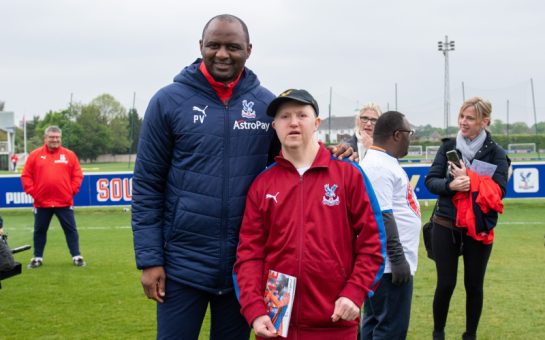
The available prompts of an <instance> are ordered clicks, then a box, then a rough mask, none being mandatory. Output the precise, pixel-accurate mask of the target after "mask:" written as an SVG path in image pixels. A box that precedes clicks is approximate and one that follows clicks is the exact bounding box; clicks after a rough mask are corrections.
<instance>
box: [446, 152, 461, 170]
mask: <svg viewBox="0 0 545 340" xmlns="http://www.w3.org/2000/svg"><path fill="white" fill-rule="evenodd" d="M447 159H448V160H449V161H451V162H452V163H454V164H455V165H456V166H457V167H459V168H461V167H462V165H461V164H460V157H458V152H456V150H449V151H447Z"/></svg>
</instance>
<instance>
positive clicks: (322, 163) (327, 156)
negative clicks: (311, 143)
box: [274, 142, 333, 169]
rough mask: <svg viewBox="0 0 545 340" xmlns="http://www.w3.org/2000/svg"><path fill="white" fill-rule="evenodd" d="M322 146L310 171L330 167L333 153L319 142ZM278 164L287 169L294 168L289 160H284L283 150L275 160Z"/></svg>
mask: <svg viewBox="0 0 545 340" xmlns="http://www.w3.org/2000/svg"><path fill="white" fill-rule="evenodd" d="M318 143H319V144H320V148H319V149H318V153H317V154H316V158H314V161H313V162H312V165H311V166H310V169H313V168H327V167H329V162H330V161H331V157H333V156H332V155H331V152H329V150H328V149H327V148H326V147H325V146H324V144H323V143H322V142H318ZM274 160H275V161H276V163H278V165H280V166H283V167H285V168H293V169H295V167H294V166H293V164H291V163H290V161H288V160H287V159H285V158H284V156H283V155H282V150H280V153H279V154H278V156H276V157H275V158H274Z"/></svg>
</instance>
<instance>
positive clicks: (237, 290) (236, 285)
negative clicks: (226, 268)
mask: <svg viewBox="0 0 545 340" xmlns="http://www.w3.org/2000/svg"><path fill="white" fill-rule="evenodd" d="M231 275H232V276H233V288H234V289H235V295H236V296H237V300H238V302H239V303H240V289H239V288H238V282H237V274H235V271H234V270H233V272H232V273H231Z"/></svg>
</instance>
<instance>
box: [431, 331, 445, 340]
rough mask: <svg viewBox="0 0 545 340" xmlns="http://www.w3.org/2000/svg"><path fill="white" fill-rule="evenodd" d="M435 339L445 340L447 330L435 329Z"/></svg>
mask: <svg viewBox="0 0 545 340" xmlns="http://www.w3.org/2000/svg"><path fill="white" fill-rule="evenodd" d="M433 340H445V331H433Z"/></svg>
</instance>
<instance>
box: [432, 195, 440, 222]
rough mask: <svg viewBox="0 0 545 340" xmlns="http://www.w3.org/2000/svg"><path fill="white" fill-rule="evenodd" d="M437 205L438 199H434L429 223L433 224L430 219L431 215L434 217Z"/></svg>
mask: <svg viewBox="0 0 545 340" xmlns="http://www.w3.org/2000/svg"><path fill="white" fill-rule="evenodd" d="M438 204H439V199H436V200H435V205H434V207H433V210H432V212H431V215H430V222H433V221H432V219H433V215H435V211H436V210H437V205H438Z"/></svg>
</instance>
